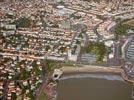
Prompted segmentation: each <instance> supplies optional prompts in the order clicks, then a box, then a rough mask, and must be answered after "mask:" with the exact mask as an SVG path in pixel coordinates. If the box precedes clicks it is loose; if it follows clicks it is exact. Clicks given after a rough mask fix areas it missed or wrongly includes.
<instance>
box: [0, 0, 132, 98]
mask: <svg viewBox="0 0 134 100" xmlns="http://www.w3.org/2000/svg"><path fill="white" fill-rule="evenodd" d="M84 65H99V66H105V67H110V66H115V67H116V66H120V68H121V69H122V70H123V72H122V73H123V75H125V77H126V78H125V79H127V80H129V81H131V82H134V2H133V0H0V100H34V99H35V100H40V99H39V98H40V95H42V92H43V93H44V94H45V95H43V96H44V98H47V99H45V100H51V99H52V98H55V97H56V91H55V90H56V89H55V81H54V80H52V72H53V70H54V68H59V67H63V66H75V67H76V66H84ZM57 72H58V70H57ZM59 73H60V72H59ZM53 81H54V82H53ZM43 100H44V99H43Z"/></svg>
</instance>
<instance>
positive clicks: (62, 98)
mask: <svg viewBox="0 0 134 100" xmlns="http://www.w3.org/2000/svg"><path fill="white" fill-rule="evenodd" d="M131 88H132V85H131V84H129V83H127V82H125V81H124V80H123V79H122V78H121V76H119V75H115V74H114V75H113V74H100V73H99V74H93V73H92V74H75V75H71V74H70V75H65V76H63V77H62V78H61V79H60V81H59V83H58V85H57V99H56V100H133V99H132V98H131V90H132V89H131Z"/></svg>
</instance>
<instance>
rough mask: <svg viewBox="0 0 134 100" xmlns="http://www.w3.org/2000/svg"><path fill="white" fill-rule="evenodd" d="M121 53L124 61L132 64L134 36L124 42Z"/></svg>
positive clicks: (133, 60) (133, 59)
mask: <svg viewBox="0 0 134 100" xmlns="http://www.w3.org/2000/svg"><path fill="white" fill-rule="evenodd" d="M122 51H123V58H124V59H125V61H128V62H134V35H133V36H131V37H130V38H129V39H128V40H127V41H126V43H125V44H124V46H123V48H122Z"/></svg>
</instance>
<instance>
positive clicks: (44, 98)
mask: <svg viewBox="0 0 134 100" xmlns="http://www.w3.org/2000/svg"><path fill="white" fill-rule="evenodd" d="M39 100H47V98H46V95H45V93H44V92H42V93H41V94H40V96H39Z"/></svg>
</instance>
